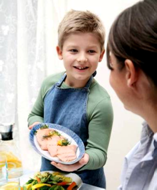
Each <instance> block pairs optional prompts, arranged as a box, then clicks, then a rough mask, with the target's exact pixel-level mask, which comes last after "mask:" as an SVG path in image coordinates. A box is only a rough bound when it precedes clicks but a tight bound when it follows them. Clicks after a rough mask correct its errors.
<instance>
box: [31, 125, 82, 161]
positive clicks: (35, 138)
mask: <svg viewBox="0 0 157 190" xmlns="http://www.w3.org/2000/svg"><path fill="white" fill-rule="evenodd" d="M29 139H30V142H31V144H32V146H33V148H34V149H35V151H36V152H38V153H39V154H40V155H41V156H43V157H44V158H46V159H48V160H50V161H55V162H59V163H62V164H74V163H76V162H78V161H79V160H80V159H81V158H82V157H83V155H84V153H85V147H84V143H83V142H82V140H81V139H80V137H79V136H78V135H77V134H75V133H74V132H73V131H71V130H70V129H68V128H66V127H63V126H61V125H58V124H52V123H40V124H37V125H35V126H34V127H33V129H32V130H31V131H30V135H29Z"/></svg>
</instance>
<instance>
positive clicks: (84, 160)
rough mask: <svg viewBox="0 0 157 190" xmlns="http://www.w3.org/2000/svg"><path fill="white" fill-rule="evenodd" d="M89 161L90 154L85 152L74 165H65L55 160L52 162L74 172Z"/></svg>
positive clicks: (58, 166) (59, 167)
mask: <svg viewBox="0 0 157 190" xmlns="http://www.w3.org/2000/svg"><path fill="white" fill-rule="evenodd" d="M88 161H89V155H88V154H86V153H85V154H84V156H83V157H82V158H81V160H80V161H78V162H77V163H75V164H72V165H64V164H61V163H57V162H54V161H52V162H51V164H52V165H54V166H55V167H56V168H58V169H60V170H62V171H66V172H73V171H76V170H78V169H79V168H81V167H82V166H84V165H86V164H87V163H88Z"/></svg>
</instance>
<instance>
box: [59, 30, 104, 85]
mask: <svg viewBox="0 0 157 190" xmlns="http://www.w3.org/2000/svg"><path fill="white" fill-rule="evenodd" d="M57 53H58V56H59V59H63V62H64V67H65V69H66V73H67V78H66V81H65V83H66V84H67V85H69V86H72V87H75V88H81V87H83V86H85V84H86V83H87V81H88V80H89V78H90V76H91V75H92V74H93V73H94V72H95V70H96V69H97V66H98V62H100V61H101V60H102V58H103V54H104V51H103V52H101V48H100V43H99V41H98V37H97V36H96V35H95V34H93V33H82V32H77V33H74V34H70V35H69V36H67V38H66V39H65V41H64V44H63V48H62V50H61V49H60V48H59V47H57Z"/></svg>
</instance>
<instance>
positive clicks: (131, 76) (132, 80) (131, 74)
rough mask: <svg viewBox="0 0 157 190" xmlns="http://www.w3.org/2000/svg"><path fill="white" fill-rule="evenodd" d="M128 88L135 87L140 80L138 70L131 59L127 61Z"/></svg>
mask: <svg viewBox="0 0 157 190" xmlns="http://www.w3.org/2000/svg"><path fill="white" fill-rule="evenodd" d="M124 63H125V68H126V80H127V86H128V87H133V86H134V85H135V84H136V82H137V80H138V74H139V72H138V70H137V69H136V68H135V66H134V64H133V62H132V61H131V60H130V59H126V60H125V62H124Z"/></svg>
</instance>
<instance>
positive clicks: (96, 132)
mask: <svg viewBox="0 0 157 190" xmlns="http://www.w3.org/2000/svg"><path fill="white" fill-rule="evenodd" d="M112 123H113V110H112V105H111V101H110V98H109V97H108V98H105V99H103V100H101V101H100V102H99V103H98V104H97V106H96V107H95V109H94V112H93V114H92V116H91V119H90V122H89V126H88V132H89V138H88V140H87V146H86V153H87V154H88V155H89V162H88V163H87V164H86V165H85V166H84V167H82V168H81V169H80V170H85V169H90V170H91V169H98V168H101V167H103V166H104V165H105V163H106V160H107V149H108V144H109V140H110V135H111V129H112Z"/></svg>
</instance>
